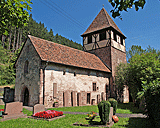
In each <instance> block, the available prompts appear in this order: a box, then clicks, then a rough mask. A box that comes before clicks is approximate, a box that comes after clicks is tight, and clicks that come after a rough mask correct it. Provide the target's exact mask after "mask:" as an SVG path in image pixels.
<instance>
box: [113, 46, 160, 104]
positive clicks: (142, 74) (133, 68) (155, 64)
mask: <svg viewBox="0 0 160 128" xmlns="http://www.w3.org/2000/svg"><path fill="white" fill-rule="evenodd" d="M132 48H135V47H132ZM137 48H140V47H137ZM149 48H151V47H148V49H146V50H143V49H139V50H137V49H136V50H135V51H133V52H130V53H131V55H132V57H131V58H130V59H129V63H127V64H120V65H119V66H118V67H117V71H116V85H118V86H120V87H121V88H123V85H128V86H129V90H130V92H131V96H132V98H133V101H134V100H136V99H137V94H138V93H139V92H141V91H143V88H144V86H143V83H144V81H145V82H146V84H147V85H148V84H149V83H150V82H153V81H154V80H156V79H157V78H160V60H159V59H158V54H159V51H157V50H155V49H153V48H151V49H152V50H149ZM132 50H133V49H132ZM139 51H140V52H139ZM133 53H135V54H133ZM138 53H139V54H138Z"/></svg>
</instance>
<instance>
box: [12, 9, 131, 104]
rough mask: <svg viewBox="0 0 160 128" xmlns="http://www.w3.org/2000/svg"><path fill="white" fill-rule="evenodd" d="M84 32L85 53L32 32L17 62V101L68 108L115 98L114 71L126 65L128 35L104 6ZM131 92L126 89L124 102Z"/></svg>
mask: <svg viewBox="0 0 160 128" xmlns="http://www.w3.org/2000/svg"><path fill="white" fill-rule="evenodd" d="M81 36H82V37H83V48H84V50H83V51H80V50H77V49H74V48H71V47H67V46H64V45H61V44H57V43H54V42H51V41H47V40H44V39H40V38H37V37H34V36H31V35H29V36H28V39H27V41H26V42H25V44H24V46H23V48H22V50H21V52H20V55H19V57H18V59H17V62H16V83H15V98H14V100H15V101H21V102H23V104H24V105H28V106H33V105H35V104H44V105H45V107H53V104H54V102H58V104H59V107H63V106H65V107H69V106H83V105H95V104H98V103H99V102H100V101H102V100H106V99H107V98H108V97H114V98H117V96H116V90H115V85H114V79H115V70H116V66H117V65H118V64H120V63H121V62H123V63H126V53H125V38H126V37H125V36H124V35H123V33H122V32H121V31H120V29H119V28H118V27H117V25H116V24H115V23H114V21H113V20H112V19H111V17H110V16H109V15H108V13H107V12H106V10H105V9H104V8H102V9H101V11H100V12H99V14H98V15H97V17H96V18H95V19H94V20H93V22H92V23H91V25H90V26H89V27H88V29H87V30H86V31H85V32H84V33H83V34H82V35H81ZM128 95H129V93H128V90H127V88H125V90H124V94H123V99H122V100H123V101H124V102H128V99H129V97H128Z"/></svg>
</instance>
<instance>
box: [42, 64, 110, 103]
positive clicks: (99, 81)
mask: <svg viewBox="0 0 160 128" xmlns="http://www.w3.org/2000/svg"><path fill="white" fill-rule="evenodd" d="M63 70H65V71H66V73H65V75H63ZM74 72H76V76H74ZM93 82H96V85H97V87H98V88H99V89H98V90H97V91H96V92H93V88H92V84H93ZM53 83H57V93H58V91H67V90H70V91H77V92H80V91H85V92H91V99H95V100H96V98H97V94H101V92H105V85H106V84H109V81H108V78H104V77H103V73H99V77H97V76H96V72H95V71H92V72H90V76H88V71H87V70H84V69H78V68H70V67H66V66H60V65H59V66H57V65H54V64H53V65H49V66H47V67H46V70H45V95H46V98H45V100H47V101H49V102H52V101H53Z"/></svg>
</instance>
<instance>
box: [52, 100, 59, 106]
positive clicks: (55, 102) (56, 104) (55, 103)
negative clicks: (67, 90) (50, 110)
mask: <svg viewBox="0 0 160 128" xmlns="http://www.w3.org/2000/svg"><path fill="white" fill-rule="evenodd" d="M53 106H54V107H55V108H58V100H56V101H54V104H53Z"/></svg>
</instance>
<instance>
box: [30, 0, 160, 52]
mask: <svg viewBox="0 0 160 128" xmlns="http://www.w3.org/2000/svg"><path fill="white" fill-rule="evenodd" d="M146 1H147V2H146V4H145V7H144V9H139V11H138V12H136V11H135V9H134V8H132V9H128V12H122V18H123V20H122V21H121V20H120V19H119V18H116V19H113V18H112V19H113V20H114V21H115V23H116V24H117V26H118V27H119V28H120V30H121V31H122V32H123V34H124V35H125V36H126V37H127V39H126V49H127V50H128V49H129V48H130V47H131V46H132V45H140V46H142V48H144V49H145V48H146V47H147V46H148V45H150V46H151V47H153V48H155V49H159V50H160V1H159V0H146ZM32 2H33V4H32V5H31V6H32V11H31V13H32V15H33V19H34V20H36V21H37V22H40V21H41V22H42V23H44V24H45V27H47V29H48V30H50V29H52V30H53V32H54V35H55V34H56V33H58V34H60V35H62V36H64V37H66V38H68V39H72V40H73V41H76V42H77V43H80V44H82V37H81V36H80V35H81V34H83V33H84V32H85V31H86V29H87V28H88V27H89V25H90V24H91V23H92V21H93V20H94V18H95V17H96V16H97V15H98V13H99V11H100V10H101V9H102V7H103V5H104V8H105V9H106V11H107V12H108V14H109V15H110V16H111V13H110V10H111V9H112V6H111V5H110V4H109V2H108V0H32Z"/></svg>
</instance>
